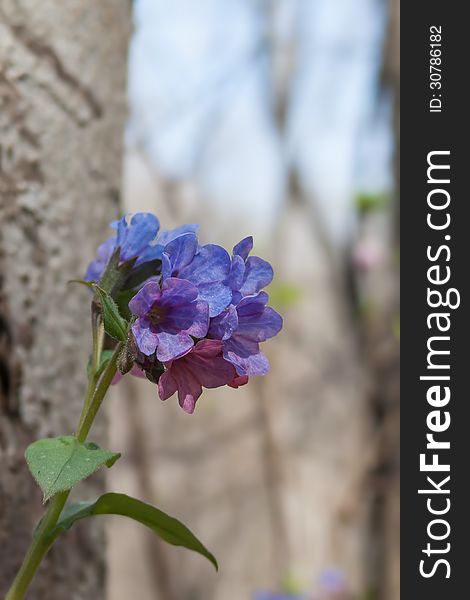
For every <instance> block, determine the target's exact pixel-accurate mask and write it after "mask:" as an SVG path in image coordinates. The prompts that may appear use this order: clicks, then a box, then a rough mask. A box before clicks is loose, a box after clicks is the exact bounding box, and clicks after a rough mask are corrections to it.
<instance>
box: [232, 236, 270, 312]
mask: <svg viewBox="0 0 470 600" xmlns="http://www.w3.org/2000/svg"><path fill="white" fill-rule="evenodd" d="M252 249H253V238H252V237H251V236H250V237H246V238H244V239H243V240H242V241H241V242H239V243H238V244H237V245H236V246H234V248H233V256H232V264H231V268H230V275H229V278H228V281H227V283H228V284H229V286H230V287H231V289H232V290H233V299H232V303H233V304H237V303H238V302H239V301H240V300H241V299H242V298H243V297H245V296H252V295H254V294H257V293H258V292H259V291H260V290H262V289H263V288H264V287H266V286H267V285H269V284H270V283H271V281H272V279H273V268H272V267H271V265H270V264H269V263H268V262H267V261H265V260H263V259H262V258H259V257H258V256H248V255H249V254H250V252H251V250H252Z"/></svg>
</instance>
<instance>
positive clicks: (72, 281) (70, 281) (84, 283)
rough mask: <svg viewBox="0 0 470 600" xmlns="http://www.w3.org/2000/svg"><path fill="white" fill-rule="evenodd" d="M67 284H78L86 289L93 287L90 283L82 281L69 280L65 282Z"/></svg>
mask: <svg viewBox="0 0 470 600" xmlns="http://www.w3.org/2000/svg"><path fill="white" fill-rule="evenodd" d="M67 283H68V284H70V283H79V284H80V285H84V286H85V287H87V288H92V287H93V282H91V281H85V280H84V279H69V281H67Z"/></svg>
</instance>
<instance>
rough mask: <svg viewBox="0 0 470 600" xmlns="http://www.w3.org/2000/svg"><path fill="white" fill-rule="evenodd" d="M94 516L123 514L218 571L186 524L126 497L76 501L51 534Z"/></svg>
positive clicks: (104, 496)
mask: <svg viewBox="0 0 470 600" xmlns="http://www.w3.org/2000/svg"><path fill="white" fill-rule="evenodd" d="M94 515H121V516H124V517H129V518H130V519H134V521H138V522H139V523H142V524H143V525H145V526H146V527H149V528H150V529H152V530H153V531H154V532H155V533H156V534H157V535H158V536H160V537H161V538H162V539H163V540H165V542H168V543H169V544H173V545H174V546H183V547H184V548H187V549H188V550H193V551H194V552H198V553H199V554H202V556H205V557H206V558H207V559H208V560H210V561H211V563H212V564H213V565H214V566H215V568H216V569H217V570H218V565H217V560H216V559H215V557H214V555H213V554H211V552H209V550H207V548H206V547H205V546H204V545H203V544H202V543H201V542H200V541H199V540H198V539H197V538H196V536H195V535H194V534H193V533H191V531H190V530H189V529H188V528H187V527H186V525H183V523H181V521H178V520H177V519H175V518H173V517H170V516H169V515H167V514H166V513H164V512H162V511H161V510H159V509H158V508H155V507H154V506H152V505H151V504H147V503H145V502H142V501H140V500H137V499H136V498H132V497H131V496H127V495H125V494H115V493H109V494H104V495H103V496H101V497H100V498H98V500H96V502H76V503H74V504H71V505H70V506H68V507H67V508H66V509H65V510H64V511H63V512H62V515H61V516H60V518H59V521H58V522H57V525H56V527H55V528H54V529H53V530H52V532H51V535H52V536H53V537H54V538H55V537H57V535H59V534H60V533H61V531H64V530H66V529H69V528H70V527H71V526H72V525H73V524H74V523H75V522H76V521H79V520H80V519H84V518H85V517H90V516H94Z"/></svg>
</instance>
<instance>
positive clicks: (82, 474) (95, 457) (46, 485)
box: [25, 435, 121, 502]
mask: <svg viewBox="0 0 470 600" xmlns="http://www.w3.org/2000/svg"><path fill="white" fill-rule="evenodd" d="M120 456H121V455H120V454H117V453H115V452H108V451H107V450H101V448H99V446H97V445H96V444H93V443H91V442H86V443H81V442H79V441H78V440H77V439H76V438H74V437H73V436H71V435H68V436H61V437H56V438H45V439H42V440H38V441H37V442H33V443H32V444H31V445H30V446H28V448H27V449H26V453H25V457H26V462H27V463H28V467H29V470H30V471H31V474H32V475H33V477H34V479H35V480H36V481H37V483H38V485H39V487H40V488H41V490H42V491H43V494H44V502H46V501H47V500H49V499H50V498H52V496H54V495H55V494H57V493H58V492H64V491H66V490H70V489H72V488H73V486H74V485H75V484H76V483H78V482H79V481H81V480H82V479H86V478H87V477H89V476H90V475H92V473H94V472H95V471H97V470H98V469H99V468H100V467H102V466H104V465H106V466H107V467H112V466H113V464H114V463H115V462H116V460H117V459H118V458H119V457H120Z"/></svg>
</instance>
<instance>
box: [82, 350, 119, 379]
mask: <svg viewBox="0 0 470 600" xmlns="http://www.w3.org/2000/svg"><path fill="white" fill-rule="evenodd" d="M113 354H114V351H113V350H103V351H102V352H101V356H100V364H99V365H98V368H97V370H96V378H98V377H99V376H100V375H101V373H102V372H103V371H104V370H105V368H106V365H107V364H108V363H109V361H110V359H111V356H112V355H113ZM87 374H88V377H90V375H91V356H90V358H89V359H88V364H87Z"/></svg>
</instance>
